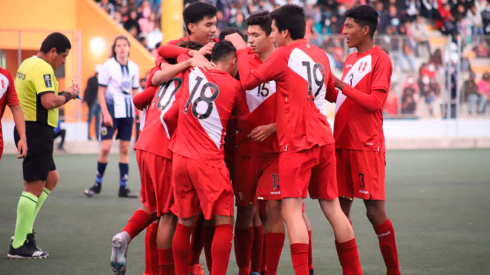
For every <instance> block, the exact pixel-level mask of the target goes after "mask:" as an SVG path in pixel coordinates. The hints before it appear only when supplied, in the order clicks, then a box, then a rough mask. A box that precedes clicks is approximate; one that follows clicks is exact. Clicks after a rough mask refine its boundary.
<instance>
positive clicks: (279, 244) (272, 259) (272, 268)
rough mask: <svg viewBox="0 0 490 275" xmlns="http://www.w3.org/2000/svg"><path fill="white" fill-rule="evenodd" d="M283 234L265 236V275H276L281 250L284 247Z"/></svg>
mask: <svg viewBox="0 0 490 275" xmlns="http://www.w3.org/2000/svg"><path fill="white" fill-rule="evenodd" d="M285 237H286V234H284V233H267V234H265V246H266V247H267V254H266V256H265V265H266V267H267V271H266V274H267V275H276V272H277V267H278V266H279V260H280V259H281V253H282V248H283V247H284V239H285Z"/></svg>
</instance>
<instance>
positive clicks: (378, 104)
mask: <svg viewBox="0 0 490 275" xmlns="http://www.w3.org/2000/svg"><path fill="white" fill-rule="evenodd" d="M342 93H343V94H344V95H345V96H346V97H348V98H350V99H351V100H352V101H354V102H355V103H357V104H359V105H361V106H362V107H364V108H366V109H368V110H369V111H371V112H373V113H374V112H376V111H378V110H381V109H382V108H383V105H384V103H385V102H386V98H387V97H388V93H387V92H385V91H382V90H371V94H366V93H363V92H361V91H358V90H356V89H355V88H353V87H352V86H350V85H345V88H344V90H343V91H342Z"/></svg>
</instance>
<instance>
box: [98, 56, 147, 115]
mask: <svg viewBox="0 0 490 275" xmlns="http://www.w3.org/2000/svg"><path fill="white" fill-rule="evenodd" d="M98 78H99V86H102V87H107V90H106V93H105V100H106V103H107V105H114V114H113V115H114V117H115V118H125V117H134V107H133V99H132V96H131V92H132V89H138V87H139V67H138V65H136V63H134V62H133V61H131V60H128V63H127V64H126V65H121V63H119V62H118V61H117V59H116V58H115V57H112V58H111V59H109V60H107V61H106V62H105V63H104V64H103V65H102V68H101V69H100V72H99V77H98Z"/></svg>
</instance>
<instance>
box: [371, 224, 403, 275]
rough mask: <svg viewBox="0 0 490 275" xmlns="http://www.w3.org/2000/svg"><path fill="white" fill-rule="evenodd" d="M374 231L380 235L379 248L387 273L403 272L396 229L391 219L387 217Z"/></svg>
mask: <svg viewBox="0 0 490 275" xmlns="http://www.w3.org/2000/svg"><path fill="white" fill-rule="evenodd" d="M374 231H375V232H376V235H378V239H379V248H380V249H381V254H382V255H383V259H384V261H385V265H386V269H387V273H388V274H389V275H398V274H401V273H400V266H399V263H398V252H397V249H396V240H395V229H394V228H393V224H392V223H391V220H390V219H387V220H386V221H385V222H384V223H383V224H380V225H377V226H375V227H374Z"/></svg>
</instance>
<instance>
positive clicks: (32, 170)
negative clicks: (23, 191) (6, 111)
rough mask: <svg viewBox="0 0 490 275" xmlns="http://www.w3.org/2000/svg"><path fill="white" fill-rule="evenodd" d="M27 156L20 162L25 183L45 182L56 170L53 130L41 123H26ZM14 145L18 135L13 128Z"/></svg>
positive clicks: (17, 140)
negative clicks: (50, 173)
mask: <svg viewBox="0 0 490 275" xmlns="http://www.w3.org/2000/svg"><path fill="white" fill-rule="evenodd" d="M26 138H27V156H26V157H25V159H24V161H23V162H22V170H23V173H24V180H25V181H37V180H46V179H47V178H48V174H49V172H51V171H54V170H56V165H55V164H54V159H53V144H54V128H53V127H51V126H49V125H47V124H42V123H37V122H32V121H26ZM14 139H15V145H16V146H17V143H18V142H19V139H20V137H19V134H18V133H17V129H15V128H14Z"/></svg>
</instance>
